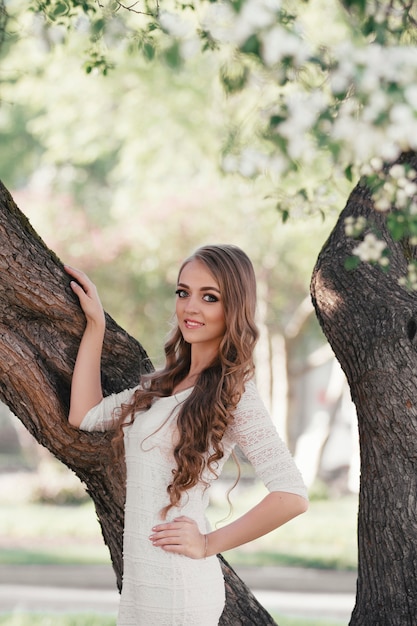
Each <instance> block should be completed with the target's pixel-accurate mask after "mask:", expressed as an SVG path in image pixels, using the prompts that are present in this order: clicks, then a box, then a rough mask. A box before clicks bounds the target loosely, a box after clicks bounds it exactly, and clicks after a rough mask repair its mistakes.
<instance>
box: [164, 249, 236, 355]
mask: <svg viewBox="0 0 417 626" xmlns="http://www.w3.org/2000/svg"><path fill="white" fill-rule="evenodd" d="M176 294H177V301H176V314H177V318H178V325H179V328H180V330H181V333H182V335H183V337H184V339H185V341H187V342H188V343H190V344H192V345H193V346H194V345H195V346H199V347H200V348H205V349H207V350H215V351H216V352H217V351H218V349H219V345H220V342H221V340H222V338H223V336H224V333H225V331H226V320H225V314H224V308H223V301H222V298H223V294H221V293H220V287H219V284H218V283H217V281H216V279H215V278H214V277H213V275H212V274H211V272H209V270H208V268H207V266H206V265H204V263H202V262H201V261H199V260H197V259H194V260H192V261H190V262H189V263H187V265H185V266H184V267H183V269H182V271H181V274H180V276H179V279H178V285H177V291H176Z"/></svg>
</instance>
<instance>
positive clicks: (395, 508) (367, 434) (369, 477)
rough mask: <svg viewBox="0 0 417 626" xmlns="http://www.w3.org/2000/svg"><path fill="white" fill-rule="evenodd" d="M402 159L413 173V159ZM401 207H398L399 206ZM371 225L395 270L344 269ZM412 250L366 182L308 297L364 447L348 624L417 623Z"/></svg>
mask: <svg viewBox="0 0 417 626" xmlns="http://www.w3.org/2000/svg"><path fill="white" fill-rule="evenodd" d="M400 162H408V163H410V164H411V165H412V166H413V168H414V169H416V170H417V155H416V154H415V153H408V154H404V155H402V157H401V159H400ZM393 210H395V209H393ZM360 215H363V216H364V217H366V218H369V219H371V220H372V221H373V222H374V224H375V226H376V228H377V229H378V231H379V232H380V233H381V235H382V237H383V239H384V240H385V241H386V243H387V245H388V247H389V250H390V259H391V267H390V271H389V273H384V272H382V271H381V269H379V268H378V267H375V266H371V265H369V264H364V263H363V264H361V265H360V266H359V268H358V269H356V270H354V271H347V270H345V269H344V262H345V260H346V258H347V257H348V256H349V255H350V254H351V252H352V248H353V246H354V245H355V243H354V242H352V241H351V240H349V238H347V237H346V236H345V232H344V220H345V218H346V217H348V216H354V217H358V216H360ZM415 256H416V251H415V248H411V247H410V246H409V245H407V244H400V243H396V242H394V241H393V240H392V238H391V237H390V234H389V232H388V231H387V228H386V218H385V216H384V215H381V214H378V213H377V212H376V211H375V212H374V209H373V204H372V199H371V195H370V192H369V190H368V189H367V188H366V187H365V186H363V185H362V184H361V183H359V184H358V185H357V187H356V188H355V189H354V191H353V192H352V194H351V196H350V198H349V200H348V203H347V206H346V208H345V209H344V210H343V212H342V213H341V215H340V218H339V220H338V222H337V224H336V226H335V228H334V230H333V232H332V234H331V235H330V237H329V239H328V241H327V242H326V243H325V245H324V247H323V249H322V251H321V253H320V255H319V257H318V260H317V265H316V267H315V270H314V273H313V277H312V284H311V292H312V298H313V303H314V305H315V308H316V312H317V316H318V319H319V321H320V323H321V326H322V328H323V331H324V333H325V335H326V337H327V338H328V340H329V343H330V344H331V346H332V348H333V350H334V352H335V355H336V357H337V359H338V360H339V362H340V364H341V366H342V368H343V370H344V372H345V374H346V377H347V380H348V383H349V385H350V390H351V394H352V399H353V401H354V403H355V405H356V409H357V414H358V422H359V435H360V447H361V487H360V496H359V517H358V549H359V566H358V581H357V597H356V604H355V608H354V610H353V613H352V617H351V621H350V625H351V626H413V625H415V624H416V623H417V621H416V620H417V584H416V580H417V516H416V498H417V472H416V464H417V421H416V420H417V386H416V385H417V358H416V357H417V334H416V330H417V294H416V293H410V292H408V291H407V290H406V289H405V288H403V287H401V286H400V285H399V283H398V279H399V277H400V276H402V275H405V273H406V269H407V264H408V262H409V260H410V259H412V258H415Z"/></svg>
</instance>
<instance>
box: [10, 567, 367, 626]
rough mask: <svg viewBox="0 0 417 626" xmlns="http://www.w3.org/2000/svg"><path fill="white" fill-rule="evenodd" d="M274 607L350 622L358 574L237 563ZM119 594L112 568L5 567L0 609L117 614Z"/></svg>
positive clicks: (260, 595)
mask: <svg viewBox="0 0 417 626" xmlns="http://www.w3.org/2000/svg"><path fill="white" fill-rule="evenodd" d="M235 570H236V572H237V573H238V574H239V576H240V577H241V578H242V579H243V580H244V581H245V582H246V584H247V585H248V586H249V587H250V588H251V589H252V590H253V592H254V594H255V596H256V597H257V598H258V599H259V601H260V602H261V604H262V605H263V606H265V608H267V609H268V610H269V611H271V610H273V611H276V612H278V613H280V614H282V615H288V616H297V617H301V618H302V617H306V618H310V619H311V618H329V619H334V620H340V624H341V625H343V624H347V623H348V621H349V617H350V614H351V612H352V609H353V605H354V598H355V582H356V575H355V573H354V572H337V571H329V570H311V569H302V568H281V567H235ZM118 600H119V595H118V592H117V591H116V589H115V576H114V573H113V570H112V568H111V566H101V565H97V566H96V565H84V566H71V565H65V566H57V565H42V566H37V565H29V566H20V565H3V566H0V612H7V611H15V610H23V611H42V612H43V611H71V612H77V611H94V612H97V613H114V614H115V613H116V610H117V605H118Z"/></svg>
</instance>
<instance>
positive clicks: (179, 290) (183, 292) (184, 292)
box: [175, 289, 188, 298]
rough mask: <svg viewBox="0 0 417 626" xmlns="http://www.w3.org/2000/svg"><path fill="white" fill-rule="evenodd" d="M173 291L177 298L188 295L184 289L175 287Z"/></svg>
mask: <svg viewBox="0 0 417 626" xmlns="http://www.w3.org/2000/svg"><path fill="white" fill-rule="evenodd" d="M175 293H176V295H177V296H178V297H179V298H186V297H187V296H188V293H187V292H186V291H185V289H177V291H176V292H175Z"/></svg>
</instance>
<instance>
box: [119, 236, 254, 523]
mask: <svg viewBox="0 0 417 626" xmlns="http://www.w3.org/2000/svg"><path fill="white" fill-rule="evenodd" d="M194 260H198V261H201V262H202V263H204V265H205V266H206V267H207V269H208V270H209V272H210V273H211V274H212V275H213V277H214V278H215V280H216V281H217V283H218V285H219V289H220V293H221V297H222V303H223V309H224V315H225V322H226V324H225V325H226V331H225V334H224V336H223V338H222V340H221V343H220V347H219V351H218V354H217V356H216V358H215V360H214V361H213V362H212V363H210V365H209V366H208V367H207V368H206V369H204V370H203V371H202V372H201V373H200V374H199V376H198V379H197V381H196V383H195V385H194V388H193V390H192V391H191V393H190V394H189V396H188V397H187V398H186V400H185V401H184V402H183V403H182V405H181V408H180V409H179V412H178V416H177V428H178V435H177V443H176V445H175V448H174V450H173V456H174V459H175V463H176V467H175V468H173V472H172V474H173V478H172V482H171V483H170V484H169V485H168V487H167V492H168V496H169V504H167V506H166V507H164V509H163V510H162V511H161V515H162V518H163V519H165V518H166V514H167V512H168V511H169V510H170V509H171V508H172V507H174V506H178V505H179V503H180V500H181V496H182V494H183V492H185V491H187V490H188V489H190V488H192V487H194V486H195V485H196V484H197V483H198V482H199V481H200V480H202V473H203V470H204V469H205V468H208V469H209V470H210V471H212V472H213V473H214V474H215V473H216V471H215V467H216V462H217V461H219V460H220V459H221V458H222V457H223V447H222V438H223V435H224V433H225V431H226V428H227V427H228V425H229V424H230V423H231V422H232V420H233V410H234V409H235V407H236V405H237V404H238V402H239V400H240V397H241V395H242V393H243V391H244V387H245V382H246V381H247V380H248V379H250V378H251V377H252V376H253V373H254V362H253V350H254V347H255V344H256V341H257V339H258V329H257V327H256V324H255V309H256V278H255V272H254V269H253V266H252V263H251V261H250V259H249V257H248V256H247V255H246V254H245V252H243V250H241V249H240V248H238V247H237V246H233V245H207V246H203V247H201V248H198V249H197V250H196V251H195V252H194V253H193V254H192V255H191V256H190V257H189V258H187V259H186V260H185V261H184V262H183V264H182V266H181V267H180V270H179V273H178V278H179V276H180V275H181V272H182V270H183V268H184V267H185V266H186V265H187V263H190V261H194ZM164 350H165V359H166V360H165V366H164V367H163V368H162V369H161V370H159V371H156V372H153V373H152V374H147V375H144V376H142V378H141V388H140V389H138V390H136V391H135V393H134V395H133V398H132V401H131V402H130V403H129V404H123V405H122V406H121V407H120V409H118V411H117V412H116V415H115V419H116V420H117V422H116V433H115V437H114V438H113V447H114V450H115V454H116V458H117V459H120V458H121V457H122V455H123V428H124V427H126V426H127V425H128V424H131V423H132V422H133V420H134V419H140V414H139V415H138V414H137V413H138V412H140V411H145V410H147V409H148V408H150V406H151V404H152V402H153V401H154V400H155V399H156V398H160V397H164V396H170V395H172V393H173V391H174V389H175V388H176V386H177V385H178V384H179V383H180V382H181V381H182V380H184V378H185V377H186V376H187V374H188V373H189V370H190V365H191V345H190V344H189V343H187V342H186V341H185V340H184V338H183V336H182V333H181V331H180V329H179V327H178V324H176V325H175V327H174V328H173V330H172V332H171V333H170V335H169V337H168V339H167V341H166V343H165V347H164Z"/></svg>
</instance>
